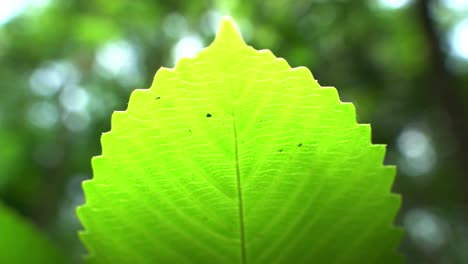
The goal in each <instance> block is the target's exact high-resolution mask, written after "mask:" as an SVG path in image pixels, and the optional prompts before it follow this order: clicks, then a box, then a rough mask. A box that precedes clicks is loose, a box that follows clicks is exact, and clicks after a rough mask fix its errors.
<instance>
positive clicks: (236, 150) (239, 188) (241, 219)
mask: <svg viewBox="0 0 468 264" xmlns="http://www.w3.org/2000/svg"><path fill="white" fill-rule="evenodd" d="M230 83H231V82H230ZM231 96H232V97H231V98H232V106H231V115H232V126H233V128H234V158H235V160H236V177H237V196H238V198H239V228H240V240H241V241H240V242H241V257H242V264H247V257H246V253H245V233H244V205H243V202H242V184H241V176H240V166H239V144H238V140H237V126H236V112H235V110H234V108H235V107H234V105H235V103H234V102H235V99H234V89H233V87H232V86H231Z"/></svg>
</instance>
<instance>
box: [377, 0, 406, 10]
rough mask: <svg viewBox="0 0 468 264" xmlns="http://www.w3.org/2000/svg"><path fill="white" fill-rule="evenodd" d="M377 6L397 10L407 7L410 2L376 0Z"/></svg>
mask: <svg viewBox="0 0 468 264" xmlns="http://www.w3.org/2000/svg"><path fill="white" fill-rule="evenodd" d="M378 2H379V5H380V6H382V7H384V8H389V9H399V8H403V7H405V6H407V5H409V4H410V3H411V2H412V0H378Z"/></svg>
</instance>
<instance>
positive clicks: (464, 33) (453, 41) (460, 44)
mask: <svg viewBox="0 0 468 264" xmlns="http://www.w3.org/2000/svg"><path fill="white" fill-rule="evenodd" d="M449 44H450V49H451V51H452V53H453V55H455V56H457V57H460V58H462V59H465V60H468V18H467V19H464V20H462V21H460V22H459V23H457V24H456V25H455V26H454V28H453V29H452V31H451V32H450V36H449Z"/></svg>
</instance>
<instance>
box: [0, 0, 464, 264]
mask: <svg viewBox="0 0 468 264" xmlns="http://www.w3.org/2000/svg"><path fill="white" fill-rule="evenodd" d="M222 15H230V16H232V17H233V18H234V20H235V21H236V22H237V23H238V25H239V27H240V30H241V32H242V34H243V36H244V38H245V40H246V42H247V43H248V44H250V45H252V46H254V47H255V48H257V49H266V48H267V49H271V50H272V51H273V53H274V54H276V56H278V57H284V58H285V59H286V60H287V61H288V62H289V63H290V65H291V66H307V67H308V68H310V69H311V71H312V72H313V74H314V76H315V78H316V79H318V81H319V82H320V84H321V85H323V86H335V87H337V89H338V91H339V93H340V96H341V98H342V100H343V101H351V102H353V103H354V104H355V106H356V109H357V114H358V120H359V122H361V123H371V124H372V127H373V142H374V143H382V144H388V154H387V158H386V161H385V162H386V163H387V164H396V165H398V169H399V172H398V176H397V179H396V182H395V185H394V191H395V192H398V193H401V194H402V195H403V206H402V209H401V211H400V213H399V215H398V217H397V219H396V223H397V224H398V225H400V226H402V227H403V228H404V229H405V230H406V236H405V239H404V241H403V242H402V244H401V248H400V250H401V252H403V254H405V255H406V256H407V262H408V263H468V103H466V101H467V99H468V1H467V0H432V1H431V0H367V1H357V0H348V1H346V0H295V1H290V0H270V1H264V0H250V1H236V0H220V1H179V0H167V1H163V0H160V1H155V0H147V1H109V0H94V1H81V0H1V1H0V89H1V90H0V92H1V93H0V200H1V201H2V202H3V203H5V204H6V205H8V206H9V207H11V208H13V210H15V211H17V212H18V213H19V214H21V215H23V216H24V217H25V218H27V219H29V220H30V222H32V223H33V224H34V225H36V226H37V227H38V228H39V229H41V230H42V231H43V232H44V233H45V234H46V235H48V236H49V237H50V239H51V240H53V241H54V242H56V243H57V245H58V246H59V247H61V248H62V249H63V250H64V251H65V252H67V254H66V255H67V257H69V261H70V262H71V263H72V262H75V263H76V262H80V256H81V255H82V254H83V252H85V250H84V248H83V247H82V246H81V244H80V242H79V240H78V238H77V236H76V232H77V230H79V229H80V224H79V222H78V220H77V219H76V216H75V207H76V206H77V205H79V204H82V203H83V200H84V199H83V194H82V190H81V181H82V180H84V179H88V178H90V177H91V175H92V171H91V167H90V159H91V157H92V156H95V155H99V154H100V143H99V138H100V135H101V133H102V132H105V131H108V130H109V129H110V116H111V113H112V111H114V110H124V109H125V108H126V104H127V102H128V98H129V95H130V93H131V91H132V90H133V89H135V88H147V87H149V86H150V84H151V82H152V78H153V76H154V73H155V72H156V70H157V69H158V68H159V67H160V66H166V67H173V66H174V64H175V62H176V61H177V60H178V59H179V58H180V57H183V56H193V55H194V54H196V52H198V51H199V50H200V49H201V48H203V47H205V46H207V45H208V44H209V43H210V42H211V41H212V39H213V37H214V34H215V33H216V29H217V24H218V22H219V20H220V17H221V16H222ZM376 214H378V212H376ZM370 250H371V249H370Z"/></svg>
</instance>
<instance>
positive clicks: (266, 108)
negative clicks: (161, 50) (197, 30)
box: [79, 20, 401, 263]
mask: <svg viewBox="0 0 468 264" xmlns="http://www.w3.org/2000/svg"><path fill="white" fill-rule="evenodd" d="M139 139H142V140H139ZM102 145H103V154H102V156H100V157H99V158H95V159H94V160H93V169H94V172H95V175H94V179H93V180H92V181H90V182H88V183H86V185H85V186H84V189H85V193H86V200H87V204H86V205H85V206H83V207H81V208H80V209H79V216H80V219H82V222H83V225H84V227H85V229H86V230H87V231H86V232H87V235H85V236H84V237H83V240H84V241H85V243H86V244H87V246H88V248H89V249H91V250H92V254H93V255H94V258H95V259H101V260H104V261H103V262H106V261H109V262H112V261H116V260H118V261H119V262H120V263H127V262H128V263H151V262H154V261H160V262H163V263H166V262H167V263H175V262H176V263H291V262H294V263H308V262H311V261H315V262H317V261H318V262H320V261H322V262H326V263H353V262H355V261H360V263H372V261H374V260H375V259H376V258H378V256H379V254H380V255H385V256H386V257H388V258H389V259H390V260H389V261H391V262H390V263H396V262H397V261H400V260H399V257H398V256H397V254H396V253H395V248H396V246H397V243H398V241H399V238H400V236H401V234H400V233H399V232H398V231H395V230H393V229H392V228H391V227H392V222H393V216H394V215H395V213H396V210H397V209H398V206H399V200H398V199H394V196H392V195H391V194H390V187H391V184H392V181H393V177H394V171H391V169H390V170H388V168H385V167H384V166H383V165H382V161H383V155H384V152H385V150H384V148H383V147H382V146H373V145H372V144H371V142H370V127H369V126H364V125H358V124H357V123H356V118H355V113H354V107H353V106H352V105H351V104H343V103H341V102H340V100H339V98H338V94H337V92H336V90H335V89H334V88H321V87H320V85H319V84H318V83H317V82H316V81H315V80H314V79H313V77H312V74H311V73H310V72H309V71H308V70H307V69H305V68H295V69H291V67H290V66H289V65H288V64H287V62H286V61H284V60H282V59H277V58H276V57H275V56H274V55H273V54H272V53H271V52H269V51H256V50H254V49H253V48H251V47H249V46H247V45H246V44H245V43H244V42H243V40H242V38H241V37H240V35H239V33H238V32H237V30H236V29H235V26H234V25H233V24H232V23H231V22H230V21H229V20H224V21H223V22H222V26H221V32H220V33H219V34H218V35H217V37H216V39H215V41H214V42H213V44H212V45H211V46H210V47H209V48H207V49H205V50H204V51H202V52H201V53H200V54H199V55H198V56H197V57H196V58H195V59H183V60H181V61H180V62H179V63H178V64H177V65H176V68H175V69H174V70H169V69H161V70H159V71H158V72H157V74H156V77H155V80H154V82H153V85H152V87H151V88H150V89H149V90H137V91H135V92H133V93H132V95H131V98H130V103H129V107H128V109H127V111H125V112H117V113H115V114H114V115H113V117H112V129H111V132H110V133H107V134H105V135H103V137H102ZM120 163H124V165H125V166H122V165H121V164H120ZM348 175H349V176H348ZM119 183H120V184H125V185H124V186H119ZM355 186H357V187H355ZM332 190H333V191H332ZM358 191H361V193H358ZM358 194H364V195H362V196H359V195H358ZM99 196H101V197H99ZM349 197H351V198H352V200H351V201H352V203H350V202H349V201H348V200H347V199H348V198H349ZM371 198H372V200H371V201H370V199H371ZM304 207H305V209H304ZM382 208H384V210H382V211H383V212H384V214H383V215H384V216H383V217H382V219H381V220H379V221H372V219H370V217H371V216H372V214H371V213H372V212H374V211H375V210H381V209H382ZM338 212H344V213H343V215H344V216H345V218H344V220H343V219H338V215H337V213H338ZM346 217H347V218H346ZM133 218H134V219H133ZM91 219H96V221H94V222H92V221H91ZM330 221H335V222H337V223H340V225H335V226H332V227H329V226H328V222H330ZM370 223H373V224H374V226H373V228H374V229H377V230H379V232H370V231H369V230H370V229H369V228H368V226H369V224H370ZM346 224H347V225H346ZM119 225H120V227H119V228H116V226H119ZM381 229H382V230H381ZM327 230H328V231H329V232H328V233H327V232H326V231H327ZM380 230H381V231H380ZM364 231H366V232H364ZM147 233H148V234H150V235H149V236H148V234H147ZM106 234H108V235H110V234H113V236H112V237H111V238H108V239H109V240H110V241H102V239H101V240H99V239H98V238H99V237H100V236H101V237H102V236H105V235H106ZM336 234H340V235H339V236H337V235H336ZM342 234H345V235H342ZM359 234H366V235H359ZM151 235H153V236H151ZM356 238H358V239H356ZM381 240H382V241H381ZM348 244H350V245H352V246H353V248H355V249H357V250H360V252H363V251H364V252H365V250H364V249H365V248H368V247H371V246H372V248H374V249H376V250H375V252H374V253H373V254H365V255H364V256H363V255H362V254H354V253H352V254H351V253H350V252H351V251H350V250H348V251H345V250H344V253H342V254H336V251H337V249H338V248H346V245H348ZM389 245H391V246H389ZM389 247H390V248H391V250H389V249H388V248H389ZM128 248H131V249H132V250H131V251H130V250H128ZM353 252H354V251H353ZM113 255H114V256H113Z"/></svg>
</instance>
